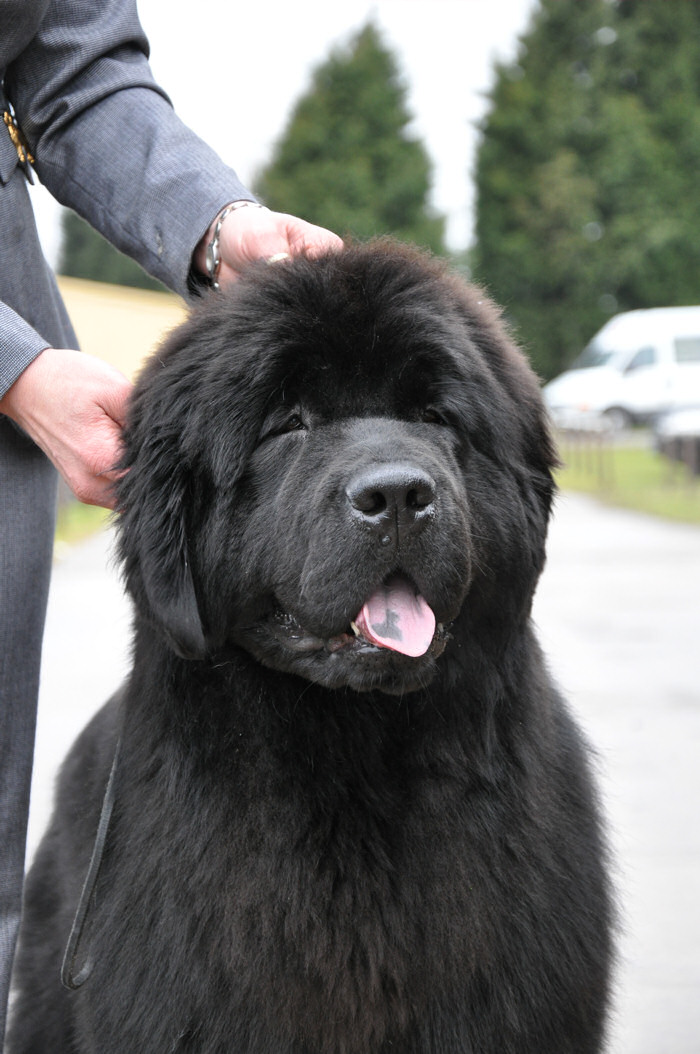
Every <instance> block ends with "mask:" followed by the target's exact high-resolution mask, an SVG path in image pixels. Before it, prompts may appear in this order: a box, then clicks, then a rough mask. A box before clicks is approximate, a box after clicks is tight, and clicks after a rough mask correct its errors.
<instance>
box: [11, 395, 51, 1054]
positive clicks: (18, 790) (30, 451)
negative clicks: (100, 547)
mask: <svg viewBox="0 0 700 1054" xmlns="http://www.w3.org/2000/svg"><path fill="white" fill-rule="evenodd" d="M55 508H56V473H55V471H54V469H53V467H52V465H51V464H50V462H49V461H48V460H47V458H45V457H44V455H43V454H42V453H41V451H40V450H39V449H38V447H36V446H35V445H34V444H33V443H31V442H30V441H29V440H28V439H26V438H25V436H23V435H22V434H21V433H20V432H19V431H18V430H17V429H16V428H15V427H14V425H13V424H12V423H11V422H10V421H9V420H8V419H7V418H6V417H3V416H2V415H0V1048H1V1047H2V1042H3V1036H4V1032H5V1014H6V1007H7V999H8V993H9V985H10V973H11V970H12V959H13V955H14V948H15V942H16V939H17V929H18V926H19V917H20V909H21V902H22V880H23V874H24V854H25V844H26V834H27V816H28V812H29V790H30V784H31V775H32V757H33V753H34V733H35V728H36V709H37V695H38V689H39V665H40V658H41V638H42V634H43V630H44V620H45V615H46V601H47V596H48V590H49V577H50V573H51V554H52V546H53V532H54V518H55Z"/></svg>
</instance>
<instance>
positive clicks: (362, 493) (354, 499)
mask: <svg viewBox="0 0 700 1054" xmlns="http://www.w3.org/2000/svg"><path fill="white" fill-rule="evenodd" d="M349 496H350V501H351V503H352V504H353V505H354V507H355V508H356V509H357V510H358V512H362V513H364V514H365V515H366V516H380V515H381V514H382V513H383V512H386V507H387V500H386V495H385V494H383V493H382V492H381V491H380V490H370V489H361V490H359V491H357V492H356V493H354V494H350V495H349Z"/></svg>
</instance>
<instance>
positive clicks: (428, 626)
mask: <svg viewBox="0 0 700 1054" xmlns="http://www.w3.org/2000/svg"><path fill="white" fill-rule="evenodd" d="M355 624H356V626H357V628H358V629H359V630H360V632H361V633H362V636H363V637H365V638H366V639H367V640H368V641H370V642H371V643H372V644H376V645H377V646H378V647H380V648H390V649H391V650H392V651H400V652H401V653H402V654H403V655H412V656H414V657H415V656H418V655H424V654H425V652H426V651H427V650H428V648H429V647H430V642H431V641H432V639H433V635H434V633H435V615H434V614H433V612H432V610H431V609H430V607H429V605H428V604H427V602H426V601H425V600H424V599H423V597H422V596H421V595H420V593H416V590H415V587H414V586H413V585H411V583H410V582H408V581H407V580H406V579H405V578H398V577H397V578H391V579H389V581H388V582H386V583H385V585H383V586H380V587H379V589H378V590H377V591H376V593H373V594H372V596H371V597H370V598H369V600H368V601H366V603H365V604H364V605H363V607H362V610H361V611H360V613H359V615H358V616H357V618H356V619H355Z"/></svg>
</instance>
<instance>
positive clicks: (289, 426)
mask: <svg viewBox="0 0 700 1054" xmlns="http://www.w3.org/2000/svg"><path fill="white" fill-rule="evenodd" d="M304 428H306V425H305V424H304V422H303V420H302V417H301V414H290V415H289V417H288V418H287V420H286V421H285V422H284V423H283V424H282V425H281V427H280V428H279V430H278V435H281V434H283V433H284V432H301V431H302V429H304Z"/></svg>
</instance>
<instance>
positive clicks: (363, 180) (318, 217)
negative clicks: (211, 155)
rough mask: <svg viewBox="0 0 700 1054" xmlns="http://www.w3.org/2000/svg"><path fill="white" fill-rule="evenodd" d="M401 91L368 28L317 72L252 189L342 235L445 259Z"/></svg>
mask: <svg viewBox="0 0 700 1054" xmlns="http://www.w3.org/2000/svg"><path fill="white" fill-rule="evenodd" d="M410 121H411V117H410V114H409V112H408V110H407V106H406V88H405V86H404V84H403V81H402V79H401V77H400V75H399V72H398V68H397V64H396V61H395V59H394V57H393V55H392V53H391V52H390V51H389V50H388V49H387V48H386V47H385V46H384V44H383V42H382V40H381V37H380V35H379V32H378V30H377V29H376V27H375V26H374V25H373V24H372V23H371V22H370V23H368V24H367V25H366V26H365V27H364V28H363V29H362V30H361V31H360V32H359V33H358V34H357V35H356V36H355V37H353V38H352V39H351V40H350V42H349V44H348V46H347V47H345V48H342V49H338V50H335V51H334V52H333V53H332V54H331V56H330V57H329V59H328V60H327V61H326V62H325V63H323V64H322V65H321V66H319V67H318V69H317V70H316V71H315V73H314V76H313V79H312V85H311V88H310V90H309V91H308V92H307V93H306V94H305V95H304V96H303V97H302V98H301V99H300V100H299V101H298V103H297V105H296V107H295V109H294V111H293V113H292V115H291V118H290V120H289V123H288V126H287V128H286V130H285V132H284V134H283V135H282V138H281V139H280V141H279V142H278V144H277V146H276V148H275V151H274V154H273V158H272V161H271V162H270V164H269V166H268V167H267V168H266V169H265V170H264V171H263V172H262V173H261V175H260V177H259V180H258V181H257V185H256V190H257V192H258V193H259V194H260V197H261V198H262V200H263V201H264V202H265V203H266V204H267V205H269V206H270V207H271V208H274V209H280V210H282V211H284V212H291V213H294V214H296V215H298V216H303V217H304V218H305V219H310V220H312V221H313V222H315V223H319V224H320V225H321V226H324V227H328V228H329V229H330V230H335V231H337V232H338V233H340V234H345V235H347V234H352V235H354V236H356V237H358V238H368V237H371V236H372V235H376V234H389V233H390V234H394V235H396V236H398V237H400V238H402V239H405V240H410V241H414V242H417V243H418V244H420V245H423V246H427V247H428V248H430V249H432V250H433V251H434V252H442V251H443V249H444V246H443V231H444V219H443V218H442V217H439V216H437V215H435V214H434V213H433V212H432V211H431V209H430V208H429V207H428V205H427V196H428V192H429V189H430V162H429V159H428V156H427V153H426V151H425V148H424V146H423V144H422V143H421V142H420V141H419V140H418V139H416V138H414V137H413V136H411V134H410V132H409V125H410Z"/></svg>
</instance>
